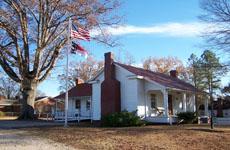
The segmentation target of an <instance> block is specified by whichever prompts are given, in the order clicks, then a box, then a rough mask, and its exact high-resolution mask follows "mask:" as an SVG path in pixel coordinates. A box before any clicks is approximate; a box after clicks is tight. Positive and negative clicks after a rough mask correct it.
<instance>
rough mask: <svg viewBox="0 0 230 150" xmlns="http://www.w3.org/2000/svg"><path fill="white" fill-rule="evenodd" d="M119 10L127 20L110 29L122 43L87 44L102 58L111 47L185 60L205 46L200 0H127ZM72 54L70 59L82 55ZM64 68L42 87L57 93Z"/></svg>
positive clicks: (138, 54)
mask: <svg viewBox="0 0 230 150" xmlns="http://www.w3.org/2000/svg"><path fill="white" fill-rule="evenodd" d="M118 13H119V14H123V15H124V23H123V24H122V26H119V27H117V28H116V29H115V30H114V29H108V30H110V31H111V33H112V34H113V36H114V37H118V38H119V42H120V44H121V46H119V47H115V48H108V47H105V46H102V45H98V44H96V43H94V42H90V43H89V44H87V45H86V48H87V49H88V50H89V51H90V52H91V53H92V54H93V56H94V57H96V58H97V59H99V60H101V59H103V56H104V53H105V52H107V51H112V52H114V53H115V54H118V53H119V52H120V53H122V54H125V53H126V52H128V53H130V54H131V55H132V56H133V57H134V58H135V60H136V63H137V64H138V63H141V60H142V59H143V58H146V57H148V56H156V57H164V56H176V57H178V58H179V59H181V60H182V61H183V62H186V61H187V59H188V57H189V56H190V55H191V53H195V54H197V55H198V56H199V55H200V54H201V53H202V51H203V50H204V48H202V45H203V44H204V43H203V40H202V38H200V34H199V33H200V32H201V31H203V30H204V29H205V28H206V26H205V24H204V23H201V22H200V21H199V19H198V18H197V17H198V16H199V15H200V14H201V13H202V11H201V9H200V8H199V0H189V1H187V0H143V1H140V0H125V1H124V2H123V3H122V6H121V8H120V10H119V12H118ZM71 57H72V58H71V60H79V59H82V58H80V56H71ZM63 61H64V60H63ZM62 70H63V68H62V67H59V68H57V69H56V70H55V71H53V72H52V73H53V74H52V75H51V77H50V78H49V79H48V80H46V81H44V82H43V83H42V84H41V85H40V86H39V89H40V90H41V91H43V92H45V93H46V94H47V95H48V96H55V95H57V94H58V93H59V91H58V86H59V84H58V81H57V80H56V77H55V74H57V73H60V72H61V71H62ZM225 80H228V79H227V78H226V79H225ZM228 81H229V80H228ZM51 87H52V88H51Z"/></svg>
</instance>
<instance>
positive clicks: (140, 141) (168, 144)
mask: <svg viewBox="0 0 230 150" xmlns="http://www.w3.org/2000/svg"><path fill="white" fill-rule="evenodd" d="M26 130H29V131H30V133H32V134H33V135H36V136H40V137H43V138H48V139H51V140H53V141H55V142H60V143H64V144H66V145H70V146H72V147H74V148H76V149H117V150H119V149H218V150H219V149H229V147H230V127H218V128H215V129H214V130H211V129H209V126H199V125H183V126H160V125H157V126H156V125H155V126H145V127H127V128H98V127H79V126H72V127H69V128H63V127H53V128H39V129H38V128H33V129H26Z"/></svg>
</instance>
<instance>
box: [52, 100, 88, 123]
mask: <svg viewBox="0 0 230 150" xmlns="http://www.w3.org/2000/svg"><path fill="white" fill-rule="evenodd" d="M61 101H64V100H63V99H62V100H61ZM91 104H92V99H91V96H78V97H70V98H69V101H68V113H67V120H68V121H78V122H79V121H81V120H92V105H91ZM55 110H56V111H55V114H54V120H55V121H64V120H65V111H64V110H58V109H55Z"/></svg>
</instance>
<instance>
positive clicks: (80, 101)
mask: <svg viewBox="0 0 230 150" xmlns="http://www.w3.org/2000/svg"><path fill="white" fill-rule="evenodd" d="M195 91H196V89H195V87H194V86H193V85H191V84H189V83H186V82H184V81H182V80H180V79H178V78H177V72H176V71H175V70H172V71H171V72H170V75H166V74H162V73H158V72H152V71H149V70H145V69H142V68H138V67H134V66H130V65H125V64H121V63H118V62H115V61H114V59H113V55H112V54H111V52H109V53H105V65H104V68H103V69H102V70H101V71H99V72H98V74H97V75H96V76H95V77H93V78H92V79H90V80H89V81H87V83H80V84H79V83H77V84H76V86H75V87H74V88H72V89H71V90H69V101H68V103H69V109H68V113H69V114H71V115H73V116H74V115H76V112H78V114H80V115H81V116H89V118H90V119H92V120H93V121H99V120H101V118H102V116H104V115H107V114H111V113H114V112H120V111H122V110H127V111H130V112H133V111H136V112H137V115H138V116H140V117H141V118H143V119H145V120H147V121H150V122H154V123H170V122H175V121H176V114H177V113H179V112H186V111H190V112H195ZM64 98H65V93H64V94H61V95H59V96H57V97H55V98H54V99H63V100H64ZM79 112H80V113H79ZM71 115H70V116H71ZM83 118H84V117H83Z"/></svg>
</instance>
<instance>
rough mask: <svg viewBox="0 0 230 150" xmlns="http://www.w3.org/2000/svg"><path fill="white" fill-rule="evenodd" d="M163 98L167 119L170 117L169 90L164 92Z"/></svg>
mask: <svg viewBox="0 0 230 150" xmlns="http://www.w3.org/2000/svg"><path fill="white" fill-rule="evenodd" d="M162 92H163V98H164V104H163V105H164V110H165V111H164V116H165V117H169V113H168V91H167V90H163V91H162Z"/></svg>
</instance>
